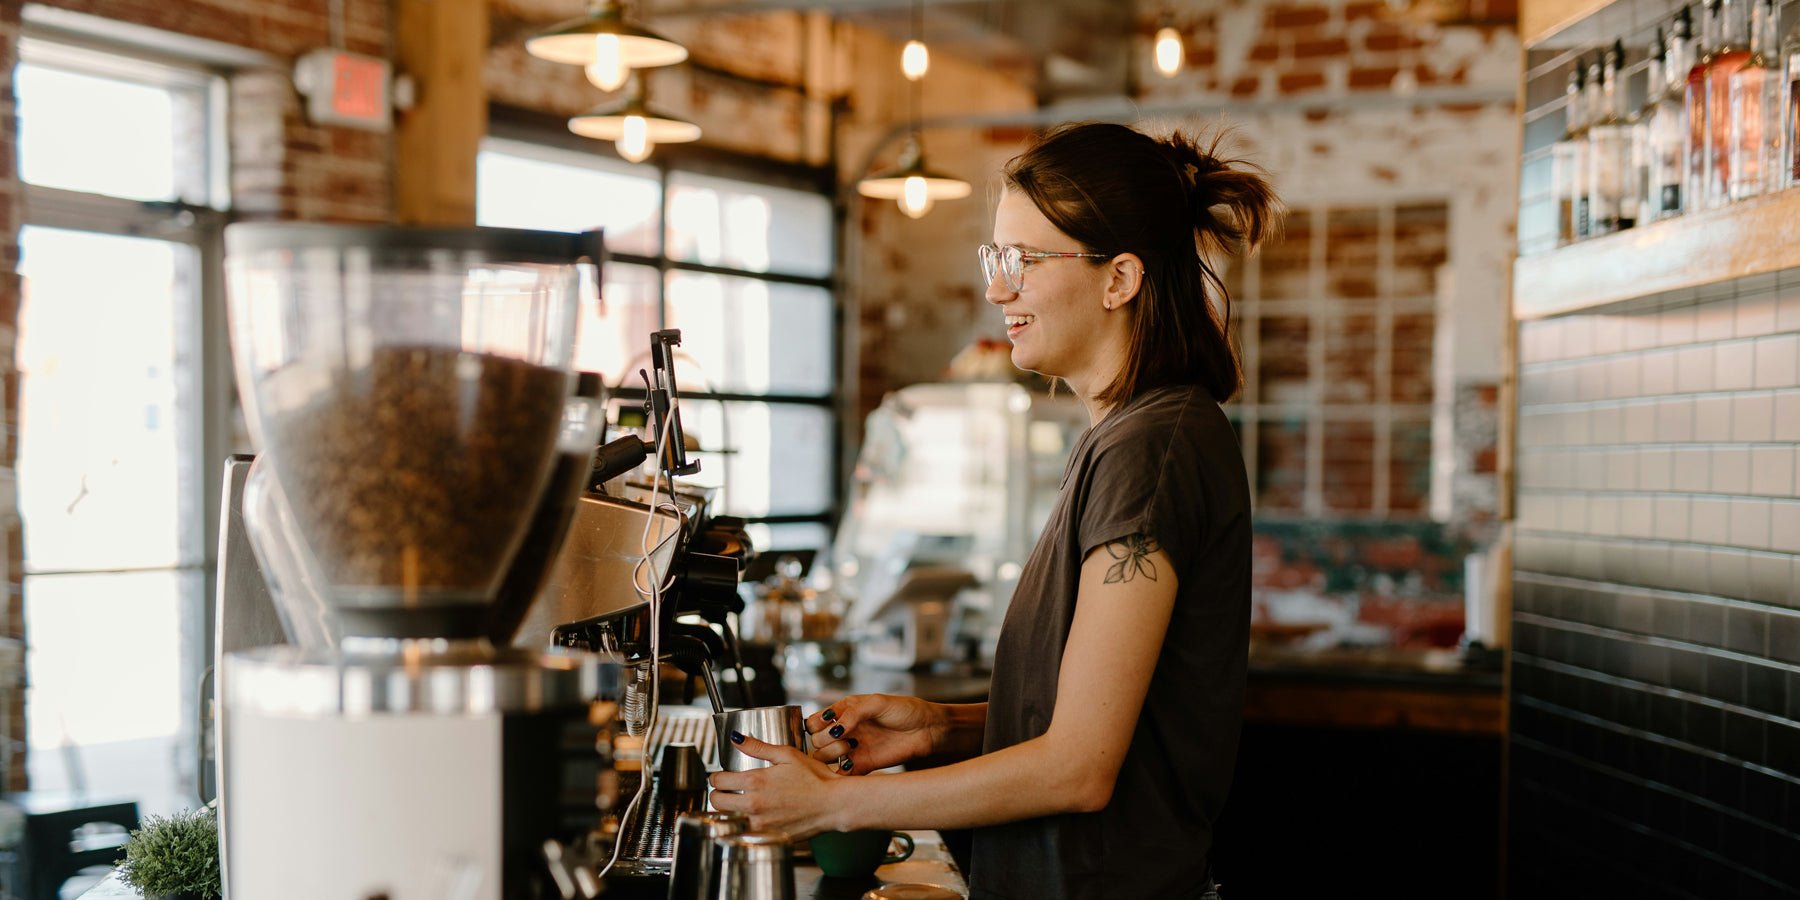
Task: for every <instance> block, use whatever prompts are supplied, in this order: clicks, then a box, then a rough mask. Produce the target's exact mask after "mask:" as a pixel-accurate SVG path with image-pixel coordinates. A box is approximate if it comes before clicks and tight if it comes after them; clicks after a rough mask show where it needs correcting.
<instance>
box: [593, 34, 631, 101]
mask: <svg viewBox="0 0 1800 900" xmlns="http://www.w3.org/2000/svg"><path fill="white" fill-rule="evenodd" d="M582 71H585V72H587V79H588V81H589V82H590V83H592V84H593V85H594V87H597V88H599V89H601V90H603V91H607V92H608V93H610V92H612V91H616V90H618V89H619V88H622V87H624V86H625V79H626V78H629V77H630V76H631V67H630V66H628V65H625V60H624V58H623V56H622V55H621V54H620V53H619V36H618V35H616V34H596V35H594V61H593V62H591V63H588V64H587V65H586V66H585V67H583V70H582Z"/></svg>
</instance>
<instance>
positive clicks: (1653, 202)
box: [1631, 27, 1668, 222]
mask: <svg viewBox="0 0 1800 900" xmlns="http://www.w3.org/2000/svg"><path fill="white" fill-rule="evenodd" d="M1647 57H1648V58H1647V59H1646V60H1645V66H1644V105H1643V106H1641V107H1639V108H1638V111H1637V116H1636V124H1635V125H1633V127H1632V130H1631V171H1632V179H1633V181H1632V184H1633V185H1635V187H1636V192H1637V204H1638V221H1639V222H1654V221H1656V219H1657V218H1658V217H1659V216H1660V215H1661V214H1662V181H1661V178H1662V169H1661V167H1660V166H1659V165H1657V156H1656V151H1657V146H1656V133H1657V128H1658V126H1659V125H1660V124H1661V121H1660V120H1661V117H1660V116H1659V115H1658V113H1660V112H1661V110H1660V109H1659V108H1658V106H1657V101H1658V100H1661V99H1662V94H1663V90H1664V80H1663V72H1664V71H1666V69H1665V66H1666V65H1667V63H1668V48H1667V45H1666V44H1665V43H1664V41H1663V30H1662V28H1661V27H1658V28H1657V29H1656V40H1654V41H1652V42H1651V43H1650V48H1649V53H1648V54H1647Z"/></svg>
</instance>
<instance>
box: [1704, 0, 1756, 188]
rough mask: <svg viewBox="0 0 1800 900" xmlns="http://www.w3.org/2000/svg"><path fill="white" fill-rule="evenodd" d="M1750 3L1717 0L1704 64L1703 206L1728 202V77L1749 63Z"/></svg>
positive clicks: (1729, 166)
mask: <svg viewBox="0 0 1800 900" xmlns="http://www.w3.org/2000/svg"><path fill="white" fill-rule="evenodd" d="M1751 2H1752V0H1719V13H1718V21H1717V23H1716V24H1715V31H1714V33H1715V35H1716V37H1717V40H1718V43H1717V44H1715V45H1714V48H1713V51H1712V53H1711V55H1710V56H1709V57H1708V59H1707V62H1706V151H1707V158H1706V205H1707V206H1708V207H1714V206H1721V205H1723V204H1725V203H1726V202H1728V201H1729V200H1730V199H1731V193H1730V191H1731V76H1732V75H1734V74H1736V73H1737V71H1738V70H1739V69H1742V68H1743V67H1744V66H1745V65H1746V64H1747V63H1749V62H1750V18H1749V16H1748V15H1746V13H1747V12H1749V10H1748V9H1746V7H1747V6H1749V5H1750V3H1751Z"/></svg>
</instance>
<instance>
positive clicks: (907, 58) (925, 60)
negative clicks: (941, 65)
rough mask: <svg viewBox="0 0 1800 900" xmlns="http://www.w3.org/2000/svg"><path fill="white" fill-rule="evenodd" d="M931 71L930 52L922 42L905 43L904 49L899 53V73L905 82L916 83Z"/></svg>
mask: <svg viewBox="0 0 1800 900" xmlns="http://www.w3.org/2000/svg"><path fill="white" fill-rule="evenodd" d="M930 69H931V51H930V50H929V49H927V48H926V46H925V42H924V41H907V42H906V49H904V50H901V51H900V72H901V73H902V74H904V75H905V76H906V80H907V81H918V80H919V79H921V78H924V77H925V73H926V72H927V71H929V70H930Z"/></svg>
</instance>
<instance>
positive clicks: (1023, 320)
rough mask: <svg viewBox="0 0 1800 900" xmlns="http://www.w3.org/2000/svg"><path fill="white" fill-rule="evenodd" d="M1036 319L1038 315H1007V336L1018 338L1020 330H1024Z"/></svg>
mask: <svg viewBox="0 0 1800 900" xmlns="http://www.w3.org/2000/svg"><path fill="white" fill-rule="evenodd" d="M1036 321H1037V316H1007V317H1006V336H1007V337H1009V338H1017V337H1018V336H1019V333H1020V332H1022V331H1024V330H1025V329H1026V328H1027V327H1028V326H1030V325H1031V323H1033V322H1036Z"/></svg>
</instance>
